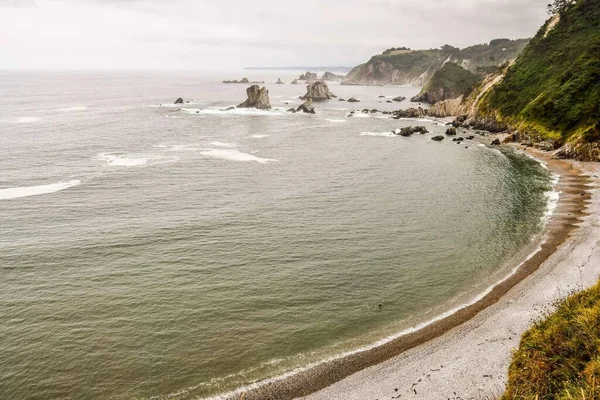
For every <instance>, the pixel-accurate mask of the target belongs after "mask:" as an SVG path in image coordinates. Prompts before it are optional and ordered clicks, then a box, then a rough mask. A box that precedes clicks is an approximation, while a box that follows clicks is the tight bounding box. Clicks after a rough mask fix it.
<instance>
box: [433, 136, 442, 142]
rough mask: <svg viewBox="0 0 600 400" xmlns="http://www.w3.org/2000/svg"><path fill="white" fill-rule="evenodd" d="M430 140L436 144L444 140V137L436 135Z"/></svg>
mask: <svg viewBox="0 0 600 400" xmlns="http://www.w3.org/2000/svg"><path fill="white" fill-rule="evenodd" d="M431 140H434V141H436V142H441V141H442V140H444V137H443V136H442V135H437V136H434V137H432V138H431Z"/></svg>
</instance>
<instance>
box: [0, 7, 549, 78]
mask: <svg viewBox="0 0 600 400" xmlns="http://www.w3.org/2000/svg"><path fill="white" fill-rule="evenodd" d="M548 1H549V0H319V1H317V0H294V1H290V0H252V1H250V0H0V69H76V70H79V69H94V70H98V69H111V70H213V71H214V70H239V69H241V68H244V67H248V66H355V65H357V64H360V63H362V62H365V61H366V60H368V59H369V58H370V57H371V56H372V55H374V54H377V53H381V52H382V51H383V50H385V49H386V48H389V47H400V46H408V47H410V48H412V49H428V48H437V47H440V46H441V45H443V44H450V45H452V46H456V47H461V48H463V47H466V46H470V45H474V44H478V43H485V42H489V41H490V40H491V39H495V38H511V39H516V38H523V37H531V36H533V35H534V34H535V33H536V32H537V30H538V29H539V27H540V26H541V25H542V24H543V23H544V21H545V19H546V18H547V14H546V7H545V5H546V4H547V3H548Z"/></svg>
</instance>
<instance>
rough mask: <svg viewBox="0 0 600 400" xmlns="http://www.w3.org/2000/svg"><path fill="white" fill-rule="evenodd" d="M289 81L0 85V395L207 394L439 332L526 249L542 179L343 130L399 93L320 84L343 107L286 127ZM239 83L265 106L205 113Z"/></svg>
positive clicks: (494, 162)
mask: <svg viewBox="0 0 600 400" xmlns="http://www.w3.org/2000/svg"><path fill="white" fill-rule="evenodd" d="M301 72H304V71H239V72H236V73H227V74H225V73H219V72H214V73H212V72H211V73H209V72H194V71H171V72H119V71H115V72H106V71H104V72H94V71H87V72H73V71H68V72H66V71H65V72H60V71H52V72H41V71H28V72H16V71H2V72H0V398H2V399H203V398H219V396H221V395H223V394H225V393H227V392H230V391H232V390H235V389H238V388H240V387H244V386H247V385H259V384H260V383H261V382H264V381H265V380H269V379H271V380H272V379H277V377H279V376H282V375H283V374H289V373H293V371H295V370H298V369H303V368H307V367H309V366H311V365H315V364H318V363H320V362H323V361H324V360H328V359H331V358H335V357H339V356H340V355H343V354H347V353H349V352H356V351H360V350H361V349H365V348H369V347H372V346H374V345H376V344H377V343H383V342H385V341H386V340H389V339H390V338H393V337H397V336H399V335H401V334H402V332H408V331H412V330H414V329H415V328H416V327H418V326H422V325H423V324H426V323H427V322H428V321H432V320H435V319H436V318H439V317H440V316H441V315H447V314H448V313H449V312H451V311H452V310H454V309H456V308H457V307H460V306H461V305H463V304H466V303H468V302H469V301H472V300H473V299H474V298H477V296H479V295H480V294H481V293H484V292H485V291H486V290H487V289H488V288H489V287H490V286H492V285H493V284H494V283H495V282H498V281H500V280H501V279H503V278H504V277H506V276H507V275H508V274H510V273H511V271H513V270H514V268H515V267H516V265H518V263H519V262H520V261H523V260H524V259H525V258H526V257H527V256H528V255H529V254H531V253H532V252H533V251H535V249H536V248H537V246H538V245H539V243H540V240H541V237H542V235H543V233H544V231H545V226H546V222H547V220H548V216H549V215H550V213H551V211H552V207H553V205H554V204H555V202H556V193H554V192H553V177H552V176H551V174H550V173H549V172H548V170H547V169H546V168H545V167H544V165H543V164H540V163H539V162H537V161H536V160H534V159H531V158H529V157H527V156H526V155H524V154H520V153H519V152H518V151H515V150H512V149H509V148H502V147H500V148H499V147H497V146H496V147H492V146H490V140H489V138H488V137H487V136H481V135H479V134H478V133H477V132H475V131H466V132H460V133H459V135H461V136H463V137H466V136H467V135H475V139H474V140H465V141H464V142H462V143H456V142H452V141H451V140H450V139H448V138H447V139H446V140H444V141H442V142H435V141H432V140H431V137H432V136H433V135H438V134H442V135H443V134H444V132H445V130H446V128H447V127H446V125H445V124H446V122H447V121H433V120H429V119H402V120H394V119H390V118H389V117H388V115H384V114H382V113H371V112H369V113H363V112H362V111H357V112H355V113H354V115H353V116H351V117H350V116H349V114H350V112H351V111H352V110H362V109H368V110H371V109H377V110H380V111H392V110H397V109H400V108H408V107H413V106H418V104H412V103H410V101H409V100H405V101H403V102H401V103H398V102H392V103H388V101H389V100H392V99H393V98H395V97H397V96H405V97H407V98H410V97H411V96H414V95H415V94H417V93H418V92H419V88H417V87H411V86H382V87H377V86H371V87H366V86H342V85H339V84H338V83H335V82H330V83H328V84H329V87H330V90H331V91H332V92H333V93H334V94H336V95H337V96H339V97H342V98H345V99H348V98H350V97H355V98H357V99H359V100H360V103H348V102H343V101H339V100H338V99H332V100H328V101H325V102H315V104H314V105H315V109H316V114H314V115H310V114H300V113H297V114H293V113H290V112H287V111H286V110H287V109H289V108H291V107H297V106H298V105H300V104H301V102H302V101H301V100H299V96H301V95H303V94H305V93H306V86H305V85H304V84H299V85H292V84H290V82H291V81H292V80H293V79H294V78H297V77H298V76H299V75H300V73H301ZM243 77H247V78H248V79H250V80H255V81H264V82H265V83H264V84H261V86H262V85H264V86H266V87H267V88H268V90H269V96H270V100H271V104H272V106H273V109H272V110H270V111H262V110H254V109H234V110H227V111H226V110H225V109H226V108H228V107H230V106H235V105H237V104H239V103H241V102H243V101H244V100H245V99H246V93H245V90H246V88H247V86H248V85H245V84H223V83H221V81H222V80H224V79H241V78H243ZM278 78H281V79H282V80H283V81H284V82H285V84H283V85H276V84H275V82H276V81H277V79H278ZM178 97H182V98H183V99H184V100H185V101H186V102H185V103H184V104H181V105H175V104H173V103H174V101H175V99H177V98H178ZM406 126H425V127H426V128H427V130H428V131H429V133H428V134H418V133H417V134H415V135H413V136H411V137H400V136H396V135H394V134H392V131H393V130H394V129H397V128H402V127H406Z"/></svg>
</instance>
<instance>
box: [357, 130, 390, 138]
mask: <svg viewBox="0 0 600 400" xmlns="http://www.w3.org/2000/svg"><path fill="white" fill-rule="evenodd" d="M360 136H379V137H396V134H395V133H394V132H391V131H387V132H361V133H360Z"/></svg>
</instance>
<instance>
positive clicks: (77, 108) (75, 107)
mask: <svg viewBox="0 0 600 400" xmlns="http://www.w3.org/2000/svg"><path fill="white" fill-rule="evenodd" d="M88 109H89V107H87V106H74V107H65V108H57V109H56V110H54V111H60V112H72V111H85V110H88Z"/></svg>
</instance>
